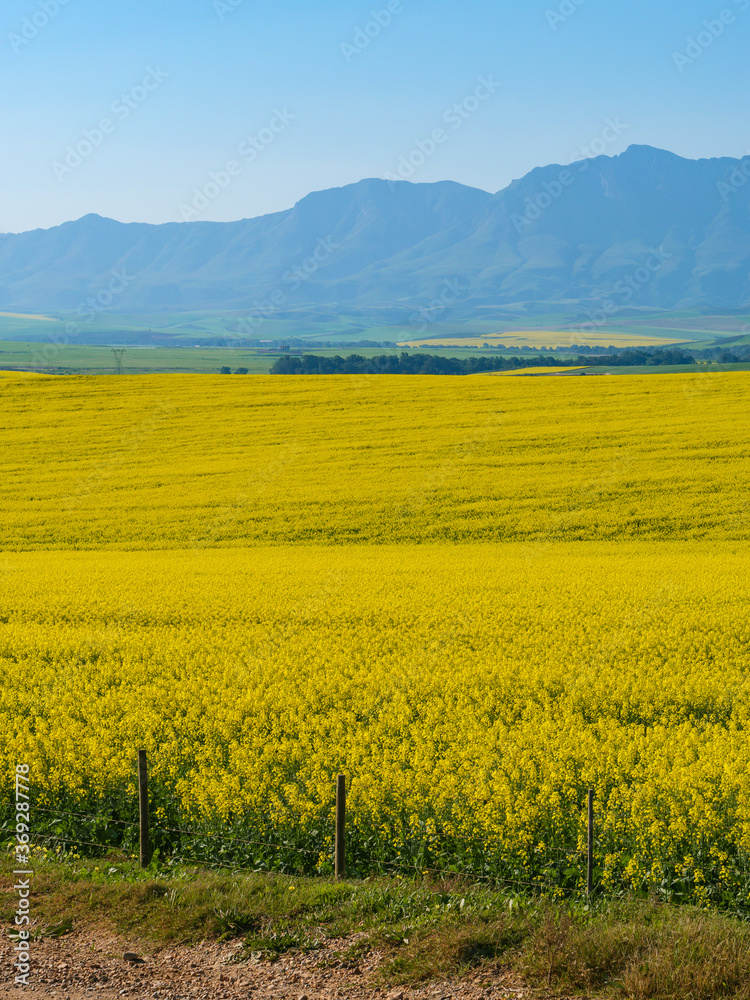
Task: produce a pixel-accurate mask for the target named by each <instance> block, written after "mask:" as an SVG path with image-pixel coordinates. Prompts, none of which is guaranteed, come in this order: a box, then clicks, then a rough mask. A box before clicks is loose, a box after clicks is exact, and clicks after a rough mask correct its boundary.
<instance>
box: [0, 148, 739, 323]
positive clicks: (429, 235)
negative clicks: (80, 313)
mask: <svg viewBox="0 0 750 1000" xmlns="http://www.w3.org/2000/svg"><path fill="white" fill-rule="evenodd" d="M748 180H750V158H749V157H745V158H743V159H742V160H737V159H733V158H731V157H714V158H704V159H699V160H689V159H685V158H683V157H680V156H678V155H677V154H674V153H670V152H667V151H665V150H659V149H656V148H655V147H651V146H643V145H632V146H629V147H628V149H627V150H625V151H624V152H623V153H621V154H619V155H618V156H611V157H610V156H598V157H595V158H592V159H586V160H580V161H577V162H575V163H572V164H568V165H562V164H550V165H548V166H545V167H536V168H534V169H533V170H531V171H530V172H529V173H528V174H526V175H525V176H524V177H521V178H518V179H516V180H513V181H512V182H511V183H510V184H509V185H508V186H507V187H505V188H503V189H501V190H500V191H498V192H496V193H495V194H492V193H490V192H486V191H483V190H481V189H479V188H472V187H468V186H466V185H462V184H459V183H457V182H455V181H438V182H434V183H413V182H411V181H390V180H382V179H379V178H365V179H364V180H362V181H358V182H356V183H354V184H349V185H345V186H343V187H340V188H330V189H325V190H322V191H314V192H311V193H309V194H308V195H306V196H305V197H304V198H302V199H300V200H299V201H298V202H297V203H296V204H295V205H294V206H293V207H292V208H290V209H287V210H284V211H282V212H275V213H271V214H269V215H264V216H258V217H255V218H249V219H240V220H237V221H235V222H209V221H203V220H196V221H192V222H166V223H161V224H156V225H153V224H150V223H139V222H131V223H121V222H117V221H116V220H113V219H108V218H106V217H103V216H100V215H97V214H96V213H88V214H87V215H85V216H82V217H81V218H80V219H78V220H74V221H70V222H66V223H62V224H61V225H60V226H55V227H51V228H50V229H36V230H29V231H27V232H24V233H18V234H5V235H4V236H3V237H2V238H1V239H0V310H3V311H13V312H52V313H55V312H56V313H61V314H62V313H70V312H75V311H76V310H77V309H78V308H79V307H80V305H81V303H82V302H84V301H85V299H86V298H87V297H91V296H94V297H97V296H99V297H101V298H103V299H107V298H108V296H107V294H105V292H104V291H103V290H106V289H107V288H108V286H109V283H110V282H111V280H112V279H111V275H112V274H113V273H120V274H121V276H125V280H124V281H121V283H120V284H121V285H122V286H123V287H122V289H121V291H119V292H118V293H117V295H116V296H113V297H112V301H108V302H107V303H106V304H104V303H102V308H109V309H113V310H115V309H116V310H118V311H130V312H145V311H158V310H170V311H188V310H198V309H214V310H217V309H218V310H246V311H252V310H254V309H257V308H259V306H260V305H266V306H268V307H270V308H273V309H279V308H281V307H282V306H283V308H285V309H286V308H300V307H308V306H309V307H320V306H324V305H325V306H329V307H331V308H334V309H340V308H344V307H345V308H346V309H347V311H353V310H354V311H356V310H361V311H363V312H367V311H372V310H383V309H387V310H390V311H391V312H392V313H403V316H404V318H406V317H408V316H410V315H413V314H414V313H415V312H417V311H422V313H424V310H425V309H427V310H429V309H430V308H432V309H433V311H434V309H435V308H438V309H439V311H440V317H439V318H441V319H443V318H446V314H449V315H450V316H452V317H458V316H461V317H469V316H471V315H473V314H476V313H477V312H478V311H481V310H485V309H487V308H488V307H493V306H498V307H502V306H508V305H518V304H524V303H559V304H565V305H567V306H570V305H575V306H576V307H578V308H583V309H586V308H588V309H601V308H609V309H614V311H619V309H621V308H623V307H624V306H625V305H633V304H638V305H641V306H644V307H650V308H663V309H677V308H694V307H706V306H715V307H718V308H729V309H733V308H736V309H739V308H742V307H743V306H745V305H747V304H748V303H750V184H747V183H746V182H747V181H748ZM655 254H656V257H655V256H654V255H655ZM656 259H658V266H656V265H655V264H654V261H655V260H656ZM646 270H648V272H649V273H648V274H646V273H645V272H646ZM446 283H452V284H453V287H454V288H460V289H462V291H461V293H460V294H459V295H455V296H454V297H453V298H454V301H452V302H450V303H448V304H444V305H443V306H440V305H439V303H440V302H441V301H442V300H441V292H442V289H444V287H445V285H446ZM436 303H438V306H436Z"/></svg>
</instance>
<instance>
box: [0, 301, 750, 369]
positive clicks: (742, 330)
mask: <svg viewBox="0 0 750 1000" xmlns="http://www.w3.org/2000/svg"><path fill="white" fill-rule="evenodd" d="M382 312H383V318H382V319H379V318H378V313H377V311H375V310H373V313H372V314H371V315H368V316H367V317H364V316H362V315H348V314H346V313H337V312H334V311H333V310H331V309H329V308H327V307H320V308H319V309H298V310H292V311H289V312H284V313H282V314H279V315H273V314H272V315H270V316H268V317H263V316H259V314H258V313H257V310H256V312H255V313H254V312H253V310H248V311H244V312H243V311H234V312H223V313H217V312H212V313H208V312H191V313H152V314H139V315H128V314H118V313H97V314H96V316H94V317H91V318H90V319H86V318H82V317H80V316H77V315H75V314H68V315H61V314H54V315H53V314H50V315H51V316H52V321H50V320H49V319H39V318H37V317H35V316H26V317H24V316H19V315H2V314H0V341H2V340H19V341H26V342H30V341H36V342H38V343H39V345H40V350H42V351H46V352H47V357H48V360H49V362H50V364H57V362H56V361H55V360H54V359H53V358H52V357H51V355H52V354H53V353H55V352H53V351H52V345H54V344H55V343H56V344H58V345H63V344H65V343H67V344H68V345H69V346H73V345H75V346H77V347H84V346H85V345H86V344H98V345H112V344H124V345H131V346H133V347H134V346H136V345H140V346H147V345H153V346H157V347H167V346H174V347H185V348H191V349H200V348H204V347H211V346H214V345H215V346H216V347H217V348H218V347H220V346H223V345H225V344H230V345H231V344H232V343H233V342H240V341H241V342H242V344H243V346H244V347H245V348H248V347H249V348H252V347H264V346H266V347H270V346H272V345H274V344H276V343H278V342H282V343H283V342H284V341H285V340H290V339H291V340H293V341H297V342H298V341H299V340H300V339H302V340H305V341H307V342H308V343H309V345H310V349H311V350H314V351H316V352H317V348H316V345H317V344H319V343H326V342H334V343H340V344H346V345H349V344H351V345H352V347H355V345H356V344H357V343H358V342H359V341H363V340H364V341H373V342H378V343H381V342H391V343H398V342H404V341H413V340H418V339H420V338H423V339H428V340H432V341H433V342H434V343H440V341H441V340H446V339H449V340H450V339H453V338H456V337H466V338H473V339H474V341H475V342H476V341H477V340H479V341H481V340H482V339H485V338H487V337H489V336H490V335H492V334H498V333H501V332H503V331H511V330H528V331H531V330H558V331H560V332H561V335H562V337H563V342H565V343H567V342H574V343H581V344H585V343H588V342H589V341H591V342H593V341H594V340H596V341H597V342H598V343H602V342H603V341H604V340H607V339H609V337H608V335H610V334H611V342H612V343H613V344H614V343H617V342H618V340H619V339H620V338H622V337H628V336H629V337H631V338H632V337H634V336H635V337H647V338H653V339H654V341H655V342H656V341H659V340H663V339H668V340H682V341H689V342H693V343H695V346H696V347H706V346H710V345H712V344H714V343H715V341H716V340H717V339H723V338H730V339H732V340H733V341H734V342H735V343H750V314H748V315H731V316H722V315H716V316H707V315H703V314H701V313H699V312H698V311H697V310H692V311H682V312H673V313H661V312H659V313H653V312H647V311H644V312H639V313H633V314H632V315H628V316H621V317H617V316H614V317H612V318H610V319H608V320H607V322H606V324H605V325H603V326H599V325H598V324H597V323H595V322H593V321H592V320H591V319H590V318H588V317H587V315H586V314H585V313H578V314H576V315H572V314H571V313H570V312H564V311H559V312H556V311H549V312H545V313H539V314H538V315H534V316H529V315H528V314H527V313H526V311H525V310H522V311H518V310H515V311H514V310H513V309H503V308H497V307H493V308H489V307H488V309H487V310H482V311H479V312H477V314H476V315H474V316H473V317H472V318H471V319H460V318H459V319H455V318H451V317H450V316H447V315H446V316H444V317H442V316H441V317H439V318H438V319H437V320H436V321H435V322H429V323H423V322H419V321H418V317H417V318H416V319H415V321H414V322H412V323H409V322H406V323H404V322H402V323H400V324H395V323H394V322H393V313H394V310H392V309H391V310H383V311H382ZM592 315H593V314H592ZM66 324H67V325H68V326H67V331H66ZM340 349H341V348H340ZM344 349H345V348H344ZM518 350H520V348H518ZM56 353H58V354H59V353H60V352H59V351H58V352H56ZM434 353H437V352H436V351H434ZM248 367H249V366H248ZM146 370H153V369H152V367H151V366H150V365H149V366H147V368H146ZM179 370H201V371H202V370H204V369H203V367H200V366H199V367H198V368H190V369H185V368H182V367H180V368H179Z"/></svg>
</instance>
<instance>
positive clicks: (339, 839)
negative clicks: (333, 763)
mask: <svg viewBox="0 0 750 1000" xmlns="http://www.w3.org/2000/svg"><path fill="white" fill-rule="evenodd" d="M335 871H336V878H346V778H345V777H344V775H343V774H340V775H339V777H338V781H337V782H336V865H335Z"/></svg>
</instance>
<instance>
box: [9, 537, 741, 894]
mask: <svg viewBox="0 0 750 1000" xmlns="http://www.w3.org/2000/svg"><path fill="white" fill-rule="evenodd" d="M749 563H750V560H749V559H748V554H747V551H746V547H744V546H742V547H738V546H736V545H733V544H731V543H718V544H712V543H705V542H661V543H656V544H655V543H641V542H626V543H622V544H613V543H577V544H565V543H557V544H554V545H551V546H549V547H542V548H540V547H538V546H536V545H534V544H533V543H531V544H510V545H506V546H501V547H498V546H495V545H491V544H485V545H476V544H472V545H466V546H459V547H457V546H450V545H444V544H438V545H434V546H409V545H404V546H380V547H351V548H347V549H337V548H334V547H304V546H299V547H296V548H287V549H279V548H262V547H258V548H255V549H252V550H231V551H212V552H190V551H172V552H166V553H158V552H127V553H108V554H107V555H106V558H102V555H101V554H100V553H71V552H64V553H24V554H17V555H10V556H8V557H7V559H6V561H5V564H4V566H3V567H2V570H3V572H2V576H0V600H1V602H2V607H3V608H5V609H8V611H7V612H6V619H5V620H4V622H3V624H2V626H0V670H1V671H2V676H3V692H4V694H3V715H2V717H1V718H2V721H1V722H0V769H2V770H3V771H4V772H5V773H8V772H9V769H10V768H11V767H12V765H14V764H15V763H16V762H18V761H23V762H24V763H28V764H29V765H30V768H31V780H32V785H33V786H34V788H35V790H37V791H43V792H44V793H45V794H46V795H47V796H48V797H49V800H50V802H53V803H54V802H55V801H76V799H77V798H81V799H83V798H85V797H86V796H87V795H90V794H91V792H92V790H93V792H95V793H96V794H99V793H102V794H104V793H105V792H106V791H107V790H108V789H110V788H116V787H120V786H123V785H125V784H126V783H127V782H128V781H130V780H131V779H132V776H133V769H134V761H135V759H136V754H137V750H138V749H139V748H140V747H141V746H145V747H146V748H147V749H148V751H149V755H150V758H151V764H152V773H153V778H154V781H155V782H156V783H157V784H161V785H164V786H167V787H169V788H170V789H171V790H172V791H173V792H174V793H175V794H176V795H177V796H178V797H179V798H180V799H181V800H182V802H183V804H184V809H185V812H186V814H187V815H189V816H190V817H191V818H192V820H193V821H198V820H199V819H200V817H202V816H208V815H212V816H214V817H216V816H218V817H219V818H221V817H224V818H228V817H229V816H230V815H231V816H233V817H235V818H236V817H237V816H238V815H247V816H250V817H255V816H257V815H260V814H261V813H265V815H266V817H267V821H268V822H270V823H272V824H273V825H274V827H275V828H276V829H290V828H294V829H297V830H309V829H310V828H312V827H314V826H315V825H316V824H317V822H318V820H319V818H320V817H321V816H329V815H330V806H331V802H332V792H333V784H334V776H335V774H336V773H338V771H339V770H341V771H343V772H345V773H346V774H347V775H348V776H349V778H350V783H351V786H350V787H351V791H350V802H349V804H350V810H351V817H352V823H353V824H354V826H355V827H356V828H359V829H365V828H366V829H369V830H377V831H379V833H380V835H381V836H382V838H383V841H384V845H385V853H386V854H388V853H389V852H390V854H391V856H398V853H399V851H401V850H402V848H403V846H404V844H405V843H406V842H407V841H408V840H409V838H410V837H423V838H426V839H427V840H428V841H429V840H430V838H432V839H433V840H435V841H437V840H439V839H441V838H442V839H443V840H444V839H445V838H449V839H455V840H457V841H459V842H461V843H466V844H473V845H481V847H482V849H483V850H484V851H486V853H487V857H488V858H498V857H505V856H508V855H511V854H513V852H516V853H518V852H521V853H525V856H526V858H527V864H528V870H529V874H532V872H533V870H534V857H535V852H536V853H539V852H541V854H542V856H543V857H546V852H547V850H548V849H550V848H553V847H555V846H557V847H565V848H571V847H572V848H575V847H576V845H577V843H579V838H580V836H581V834H582V831H583V812H582V805H583V801H584V796H585V790H586V788H588V787H593V788H595V789H596V792H597V799H598V801H597V809H598V811H599V814H600V824H601V836H602V843H603V844H605V843H606V844H607V845H608V847H607V851H608V854H609V864H610V867H612V866H616V865H617V864H618V863H620V862H622V863H621V864H620V867H621V868H624V867H625V866H629V872H630V874H631V875H632V877H633V879H634V880H637V879H641V878H643V877H644V873H647V872H653V867H654V865H655V864H658V863H660V862H665V861H670V862H674V861H675V859H677V860H679V861H682V859H683V858H685V857H688V856H692V855H693V854H694V853H696V852H697V851H698V850H699V849H700V846H701V845H709V846H711V847H713V848H715V849H716V850H721V851H723V852H725V853H732V852H737V851H742V852H746V851H748V850H750V767H749V765H750V741H748V739H747V730H748V725H749V724H750V683H749V682H748V667H750V625H749V624H748V621H747V615H746V608H747V604H748V599H749V598H750V593H749V590H750V583H749V582H748V581H750V572H749V571H750V564H749ZM63 793H65V795H64V794H63ZM66 796H67V798H66ZM68 808H69V807H68ZM218 835H219V836H220V834H218ZM623 859H624V860H623Z"/></svg>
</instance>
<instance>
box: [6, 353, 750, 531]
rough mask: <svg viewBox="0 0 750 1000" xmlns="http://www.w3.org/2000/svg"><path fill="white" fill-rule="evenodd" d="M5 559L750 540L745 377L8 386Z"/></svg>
mask: <svg viewBox="0 0 750 1000" xmlns="http://www.w3.org/2000/svg"><path fill="white" fill-rule="evenodd" d="M0 423H1V424H2V441H3V448H2V451H1V452H0V490H1V491H2V504H0V548H2V549H6V550H24V549H60V548H71V549H75V548H87V549H88V548H133V549H138V548H190V547H194V546H198V547H207V548H214V547H225V546H244V545H255V544H264V543H273V544H284V545H285V544H292V543H293V544H299V543H310V542H315V543H323V544H337V545H338V544H343V543H347V544H351V543H359V544H361V543H367V542H376V543H387V542H410V541H424V542H433V541H453V542H466V541H482V540H492V541H508V540H523V539H533V540H537V541H544V540H550V539H597V538H612V539H621V538H624V537H640V538H738V539H739V538H741V539H747V538H748V537H749V536H750V519H749V518H748V516H747V512H748V500H747V496H748V486H750V463H749V462H748V455H749V454H750V445H748V441H747V433H746V428H747V427H748V426H750V375H749V374H745V373H736V374H730V375H724V374H687V375H665V376H660V377H659V378H658V379H656V378H655V377H654V376H651V375H648V376H646V375H644V376H637V375H633V376H628V377H623V378H617V379H614V378H612V379H607V378H550V379H543V380H541V381H540V380H538V379H525V378H520V379H509V378H460V377H440V376H412V377H409V376H401V375H394V376H385V375H384V376H369V375H362V376H355V375H352V376H349V375H340V376H314V377H312V376H311V377H308V378H301V377H300V378H291V377H284V376H252V377H249V376H248V377H246V378H243V379H230V378H227V377H221V376H182V375H174V376H121V377H119V378H118V377H117V376H112V377H99V378H96V379H94V378H89V379H87V378H72V377H71V378H50V379H44V380H43V381H39V382H37V381H36V380H25V379H8V380H4V381H3V383H2V415H1V416H0Z"/></svg>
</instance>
